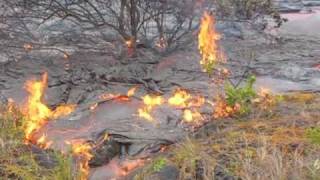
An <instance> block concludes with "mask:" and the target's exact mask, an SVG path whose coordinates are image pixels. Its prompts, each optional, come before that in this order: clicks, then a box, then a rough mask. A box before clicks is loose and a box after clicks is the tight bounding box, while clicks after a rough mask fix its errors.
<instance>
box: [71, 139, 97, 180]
mask: <svg viewBox="0 0 320 180" xmlns="http://www.w3.org/2000/svg"><path fill="white" fill-rule="evenodd" d="M91 149H92V146H91V145H89V144H83V143H72V152H73V154H74V155H75V156H78V157H79V158H80V162H79V169H80V175H79V176H80V177H79V179H80V180H87V179H88V176H89V170H90V167H89V161H90V159H91V158H92V157H93V155H92V154H91V152H90V151H91Z"/></svg>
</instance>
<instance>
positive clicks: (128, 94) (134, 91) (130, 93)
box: [127, 87, 137, 97]
mask: <svg viewBox="0 0 320 180" xmlns="http://www.w3.org/2000/svg"><path fill="white" fill-rule="evenodd" d="M136 90H137V87H133V88H131V89H129V91H128V92H127V96H128V97H132V96H133V95H134V94H135V93H136Z"/></svg>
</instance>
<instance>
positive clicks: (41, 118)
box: [25, 73, 52, 140]
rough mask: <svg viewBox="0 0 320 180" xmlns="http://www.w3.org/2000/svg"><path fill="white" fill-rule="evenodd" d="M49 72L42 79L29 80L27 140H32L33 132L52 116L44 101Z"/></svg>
mask: <svg viewBox="0 0 320 180" xmlns="http://www.w3.org/2000/svg"><path fill="white" fill-rule="evenodd" d="M47 80H48V74H47V73H44V74H43V76H42V80H41V81H34V80H31V81H27V83H26V86H25V88H26V90H27V92H28V93H29V94H30V96H29V97H28V101H27V107H26V114H27V117H28V121H27V122H26V128H25V136H26V139H27V140H31V137H32V133H33V132H34V131H37V130H39V128H40V127H41V126H42V125H43V124H44V123H45V121H46V120H47V119H48V118H49V117H50V115H51V114H52V111H51V110H50V109H49V108H48V107H47V106H46V105H45V104H43V103H42V98H43V92H44V91H45V89H46V86H47Z"/></svg>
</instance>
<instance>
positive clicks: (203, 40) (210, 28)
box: [198, 12, 223, 72]
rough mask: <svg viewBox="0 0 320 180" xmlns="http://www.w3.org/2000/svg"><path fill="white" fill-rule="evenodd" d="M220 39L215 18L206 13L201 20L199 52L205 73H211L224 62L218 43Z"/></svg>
mask: <svg viewBox="0 0 320 180" xmlns="http://www.w3.org/2000/svg"><path fill="white" fill-rule="evenodd" d="M220 38H221V36H220V34H219V33H218V32H217V31H216V29H215V19H214V17H213V16H212V15H210V14H209V13H208V12H205V13H204V15H203V17H202V19H201V28H200V33H199V36H198V41H199V51H200V54H201V55H202V59H201V61H200V64H201V65H202V68H203V70H204V71H205V72H209V71H211V70H212V68H213V67H214V66H215V65H216V64H217V63H218V62H219V61H223V58H222V54H221V53H219V49H218V42H217V41H218V40H220Z"/></svg>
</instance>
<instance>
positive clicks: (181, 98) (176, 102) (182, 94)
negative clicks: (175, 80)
mask: <svg viewBox="0 0 320 180" xmlns="http://www.w3.org/2000/svg"><path fill="white" fill-rule="evenodd" d="M190 99H191V95H190V94H188V93H187V91H185V90H181V89H178V90H177V91H176V92H175V94H174V95H173V96H172V97H171V98H169V100H168V103H169V104H170V105H172V106H177V107H186V106H187V101H188V100H190Z"/></svg>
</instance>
